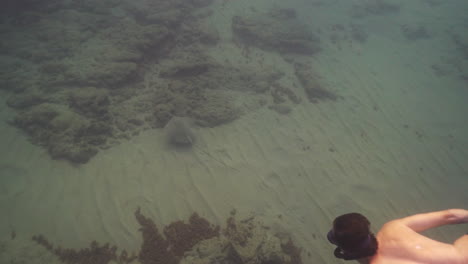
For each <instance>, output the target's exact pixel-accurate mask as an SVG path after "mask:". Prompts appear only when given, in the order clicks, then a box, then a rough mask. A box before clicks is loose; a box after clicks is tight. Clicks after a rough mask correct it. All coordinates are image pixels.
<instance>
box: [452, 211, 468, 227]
mask: <svg viewBox="0 0 468 264" xmlns="http://www.w3.org/2000/svg"><path fill="white" fill-rule="evenodd" d="M449 212H450V216H449V217H450V218H452V219H450V220H451V221H453V223H454V224H463V223H468V210H464V209H449Z"/></svg>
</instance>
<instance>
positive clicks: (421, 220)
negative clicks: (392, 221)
mask: <svg viewBox="0 0 468 264" xmlns="http://www.w3.org/2000/svg"><path fill="white" fill-rule="evenodd" d="M397 221H399V222H400V223H402V224H404V225H406V226H408V227H409V228H411V229H413V230H414V231H415V232H421V231H424V230H427V229H430V228H434V227H438V226H442V225H451V224H462V223H468V210H464V209H448V210H444V211H439V212H432V213H425V214H416V215H412V216H408V217H405V218H401V219H398V220H397Z"/></svg>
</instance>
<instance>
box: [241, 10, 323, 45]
mask: <svg viewBox="0 0 468 264" xmlns="http://www.w3.org/2000/svg"><path fill="white" fill-rule="evenodd" d="M232 30H233V32H234V34H235V35H236V36H237V37H238V38H239V39H240V40H241V41H242V42H244V43H246V44H247V45H254V46H258V47H260V48H263V49H268V50H274V51H277V52H279V53H297V54H313V53H316V52H318V51H319V50H320V47H319V38H318V37H317V36H316V35H315V34H313V33H312V31H311V30H310V29H309V28H308V27H307V26H306V25H304V24H302V23H301V22H300V21H299V20H298V19H297V18H296V13H295V11H294V10H293V9H275V10H272V11H270V12H268V13H266V14H262V15H255V16H249V17H243V16H235V17H234V18H233V19H232Z"/></svg>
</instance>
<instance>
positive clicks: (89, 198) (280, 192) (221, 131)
mask: <svg viewBox="0 0 468 264" xmlns="http://www.w3.org/2000/svg"><path fill="white" fill-rule="evenodd" d="M245 2H246V1H239V2H236V3H232V4H231V6H229V5H227V7H224V8H225V9H221V6H218V7H217V8H219V10H218V11H219V12H218V13H216V12H215V15H214V16H213V19H218V20H219V22H220V23H219V25H220V27H221V28H222V27H223V23H227V21H228V20H227V18H225V19H226V21H224V20H223V17H225V16H224V15H216V14H222V13H220V12H225V13H224V14H225V15H226V14H229V13H230V12H232V13H235V12H236V11H239V10H242V9H243V8H247V6H248V5H247V4H246V3H245ZM261 4H262V3H261V2H259V4H258V5H259V7H260V8H261ZM228 8H231V9H228ZM321 8H322V9H324V10H327V8H328V9H330V10H331V9H335V10H336V9H337V8H338V7H336V6H333V5H330V6H328V5H325V6H322V7H321ZM405 8H407V9H408V10H407V11H405V12H403V11H401V12H400V13H399V14H397V15H394V16H398V17H399V18H400V19H401V20H404V21H409V19H411V18H412V17H411V16H410V15H408V14H410V11H411V10H415V9H417V8H419V7H416V6H414V7H413V6H410V4H408V5H407V6H405ZM337 10H338V11H339V9H337ZM418 10H420V11H421V12H425V11H427V12H428V13H429V15H427V17H425V18H424V19H428V20H430V19H431V18H432V17H431V14H432V13H431V12H430V11H428V10H425V9H424V8H422V10H421V9H418ZM304 12H305V11H304ZM336 13H339V12H336ZM299 14H300V15H301V17H306V14H302V13H299ZM311 19H312V18H311ZM327 19H333V20H334V21H336V22H333V23H346V19H349V18H345V17H340V16H339V15H335V17H334V16H330V17H328V18H325V17H320V16H317V23H319V24H320V23H322V24H324V25H325V24H327V23H330V21H329V20H327ZM340 19H341V20H342V21H340ZM414 19H418V21H421V19H422V18H421V17H415V18H414ZM454 19H455V18H454ZM444 21H445V20H444ZM445 22H446V23H449V22H450V21H445ZM314 23H315V21H314ZM381 23H382V24H385V23H383V22H381ZM428 23H429V22H428ZM225 27H228V25H227V24H226V25H225ZM373 27H374V28H372V27H371V28H370V29H369V30H370V33H369V34H370V37H369V40H368V41H367V42H365V43H354V44H353V45H349V46H343V47H341V48H338V47H337V46H336V45H333V44H331V43H327V42H325V43H324V48H323V51H322V52H321V53H319V54H318V55H316V56H315V58H314V67H315V68H316V69H317V70H318V71H319V73H320V75H321V76H322V78H323V80H324V81H325V83H327V85H328V86H329V87H333V90H334V91H336V92H337V93H338V94H339V95H340V96H341V97H342V98H341V99H339V100H337V101H335V102H333V101H329V102H327V101H325V102H320V103H317V104H314V103H309V102H307V100H303V101H302V103H301V104H299V105H298V106H296V107H295V108H294V109H293V110H292V111H291V112H290V113H289V114H287V115H280V114H278V113H276V112H274V111H271V110H269V109H267V108H262V109H259V110H256V111H254V112H253V113H249V114H247V115H244V116H242V117H241V118H240V119H238V120H236V121H234V122H232V123H228V124H225V125H222V126H218V127H215V128H203V129H196V130H195V131H194V133H195V134H196V136H197V141H196V142H195V145H194V147H193V148H192V149H191V150H188V151H187V150H185V151H181V150H174V149H172V148H169V147H168V146H167V145H166V143H165V138H164V134H163V132H162V131H160V130H147V131H145V132H143V133H141V134H140V135H139V136H136V137H134V138H132V139H131V140H129V141H127V142H124V143H122V144H120V145H118V146H115V147H112V148H110V149H108V150H105V151H101V152H100V153H99V154H98V155H97V156H96V157H95V158H93V159H92V160H91V161H90V162H88V163H87V164H84V165H79V166H71V165H70V164H69V163H67V162H64V161H55V160H51V159H50V158H49V156H48V155H47V154H46V151H45V150H43V149H41V148H40V147H38V146H34V145H32V144H30V143H29V142H28V141H27V138H26V137H25V136H24V135H22V134H21V133H19V131H18V130H16V129H15V128H14V127H11V126H9V125H8V124H7V123H6V121H7V120H9V119H11V117H12V115H13V112H12V111H11V110H10V109H9V108H8V107H7V106H6V105H5V104H2V105H1V106H0V107H1V108H0V119H1V121H2V123H1V124H2V125H1V127H0V135H1V138H0V148H1V149H2V150H3V151H2V152H1V154H0V155H1V157H0V175H1V177H2V178H1V181H2V184H1V185H0V209H1V211H2V217H0V234H1V237H3V238H4V240H10V236H11V233H12V231H14V232H15V233H16V238H15V241H16V242H11V243H10V244H11V245H10V247H11V248H16V249H18V250H20V249H19V248H21V246H22V245H23V246H24V245H26V244H28V243H33V242H31V241H30V239H29V238H30V237H31V236H32V235H34V234H38V233H41V234H45V235H46V236H47V237H48V238H49V239H50V240H51V241H54V242H55V243H57V244H61V245H63V246H66V247H85V246H87V245H88V244H89V242H90V241H91V240H98V241H100V242H110V243H112V244H116V245H117V246H119V247H121V248H126V249H129V250H135V251H136V250H138V248H139V246H140V244H141V237H140V235H139V233H138V232H137V230H138V224H137V222H136V221H135V218H134V215H133V213H134V211H135V210H136V208H138V207H141V210H142V211H143V212H145V214H146V215H147V216H149V217H151V218H152V219H153V220H154V221H155V222H156V223H158V224H160V225H165V224H168V223H170V222H172V221H175V220H179V219H187V218H188V217H189V216H190V215H191V214H192V213H193V212H194V211H196V212H197V213H198V214H200V215H201V216H203V217H205V218H207V219H208V220H210V221H211V222H213V223H217V224H223V223H224V221H225V219H226V217H228V216H229V212H230V211H231V210H232V209H236V210H237V212H238V214H239V215H240V216H248V215H255V216H258V217H259V218H261V219H263V220H264V221H265V222H266V223H267V224H268V225H270V226H273V227H274V228H276V229H278V230H284V231H285V232H288V233H291V234H292V236H293V238H294V240H295V241H296V243H297V245H298V246H299V247H301V248H302V249H303V251H302V253H303V254H302V257H303V260H304V263H339V261H338V260H334V258H333V254H332V250H333V248H332V247H331V245H329V244H328V242H327V241H326V237H325V236H326V232H327V231H328V229H329V228H330V225H331V221H332V220H333V219H334V217H336V216H337V215H340V214H343V213H348V212H360V213H362V214H364V215H366V216H367V217H368V218H369V219H370V220H371V222H372V227H373V229H374V230H375V231H377V230H378V228H379V227H380V226H381V225H382V224H384V223H385V222H386V221H389V220H391V219H394V218H397V217H403V216H406V215H409V214H415V213H419V212H425V211H433V210H441V209H446V208H456V207H459V208H463V207H464V208H466V207H467V204H468V192H467V191H466V190H467V186H468V162H467V161H468V151H467V150H468V137H467V135H468V122H467V117H466V113H468V104H466V99H467V98H468V90H467V83H466V81H464V82H463V81H462V80H459V79H456V78H454V77H453V76H450V75H448V76H442V77H441V76H437V75H435V74H434V73H433V71H432V70H431V68H430V65H431V63H432V62H433V61H436V60H437V58H438V55H437V53H436V52H434V50H443V45H444V44H443V39H442V36H437V35H436V36H435V37H434V38H432V39H428V40H424V41H421V42H418V43H414V42H411V43H409V42H408V41H407V40H405V39H404V38H402V37H401V36H398V34H399V32H396V31H392V30H386V29H382V28H379V29H377V25H374V26H373ZM388 27H390V26H388ZM439 37H440V39H439ZM222 45H223V44H221V48H222V47H223V46H222ZM226 45H228V44H226ZM219 53H221V52H219ZM225 56H229V54H225ZM268 60H271V61H272V62H278V61H279V59H277V58H275V57H274V56H273V57H272V58H270V59H267V61H268ZM279 63H281V62H279ZM4 97H5V96H2V98H4ZM463 230H465V232H466V226H456V227H444V228H441V229H438V230H436V231H434V232H429V233H428V234H429V235H430V236H432V237H434V238H437V239H439V240H442V241H445V242H451V241H453V240H455V239H456V238H457V237H459V236H460V235H461V234H462V232H463ZM18 241H19V242H18ZM15 243H16V244H18V245H13V244H15ZM21 243H24V244H21ZM38 250H43V249H38ZM17 252H18V251H15V250H12V251H11V254H18V253H17ZM37 254H39V253H37ZM37 254H36V255H37ZM34 256H35V255H34V254H33V253H31V257H34Z"/></svg>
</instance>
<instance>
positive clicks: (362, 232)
mask: <svg viewBox="0 0 468 264" xmlns="http://www.w3.org/2000/svg"><path fill="white" fill-rule="evenodd" d="M327 237H328V240H329V241H330V243H332V244H335V245H337V246H338V248H337V249H336V250H335V256H336V257H338V258H342V259H345V260H352V259H359V258H363V257H368V256H372V255H374V254H375V252H376V251H377V240H376V239H375V236H374V234H372V233H371V231H370V222H369V220H367V218H366V217H364V216H363V215H361V214H358V213H349V214H344V215H341V216H339V217H337V218H335V220H334V221H333V228H332V230H330V232H328V235H327Z"/></svg>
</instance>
